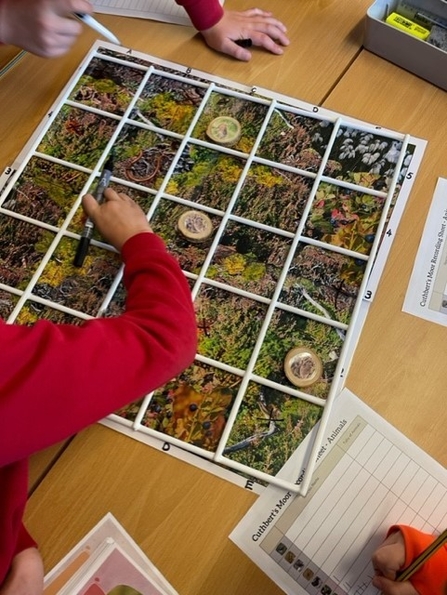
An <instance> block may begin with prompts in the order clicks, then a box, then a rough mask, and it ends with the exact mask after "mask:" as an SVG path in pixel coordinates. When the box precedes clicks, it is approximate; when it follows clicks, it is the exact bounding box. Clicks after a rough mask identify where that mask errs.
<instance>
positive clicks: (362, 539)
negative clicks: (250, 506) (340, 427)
mask: <svg viewBox="0 0 447 595" xmlns="http://www.w3.org/2000/svg"><path fill="white" fill-rule="evenodd" d="M355 426H357V427H360V430H359V431H358V430H357V431H356V430H354V432H355V436H354V438H352V439H349V438H348V440H347V444H344V443H343V442H338V444H337V445H335V446H333V450H332V452H331V453H330V456H329V457H328V458H326V459H324V460H323V462H322V463H321V465H320V466H319V467H318V468H317V470H316V471H315V474H314V477H316V478H317V480H316V482H317V487H316V489H315V490H314V491H311V492H310V493H309V494H308V496H307V498H306V499H305V500H304V499H301V498H300V499H295V500H294V501H293V502H292V503H291V504H290V505H289V506H288V508H287V510H286V511H285V513H284V514H283V515H282V516H281V517H280V519H279V520H278V521H277V522H276V523H275V526H274V529H273V531H272V533H273V536H274V540H273V541H272V537H271V536H270V537H269V538H267V537H266V538H265V539H263V543H261V544H260V547H261V548H262V549H264V550H265V551H266V553H267V554H269V555H270V556H271V558H272V559H273V560H275V561H276V562H277V563H278V564H279V565H280V566H281V568H283V569H284V570H285V572H287V573H288V574H289V576H291V577H292V578H293V579H294V580H295V581H296V582H297V583H298V584H299V585H300V586H302V587H303V588H305V589H306V591H307V592H309V593H313V592H315V593H317V592H318V593H319V592H320V589H321V587H322V585H327V587H328V593H329V592H331V593H332V595H348V594H353V595H360V593H362V594H364V595H369V594H371V595H372V594H376V593H377V589H375V587H373V586H372V585H371V580H372V576H371V566H370V564H369V563H368V564H367V565H366V566H365V565H364V562H362V558H363V560H364V559H365V556H362V555H361V551H362V550H365V549H366V550H369V551H373V550H374V549H375V548H376V547H377V546H378V545H379V544H380V543H381V542H382V540H383V533H384V531H386V530H387V528H388V527H389V526H390V524H392V523H399V524H407V525H411V526H414V527H416V528H417V529H420V530H421V531H424V532H427V533H436V532H438V533H439V532H441V531H442V530H443V529H444V528H445V526H446V525H447V513H446V512H445V510H444V509H443V508H442V506H439V505H440V504H441V503H442V502H443V501H445V500H446V498H447V485H444V484H443V483H441V482H440V481H439V480H438V479H437V478H436V477H434V476H433V475H432V474H430V473H429V472H428V471H426V470H425V469H423V468H422V467H421V466H420V465H418V464H417V463H416V462H415V461H414V460H412V459H411V458H410V457H409V456H407V454H406V453H405V452H404V451H403V450H401V448H399V447H398V446H397V445H396V444H394V443H393V442H391V441H390V440H389V439H388V438H386V437H385V436H384V435H383V434H382V433H381V432H380V430H377V429H376V428H374V427H372V426H370V425H367V424H366V422H365V421H364V420H363V419H362V418H361V417H360V416H357V418H356V419H354V420H353V421H352V422H351V424H350V425H349V427H348V428H347V429H345V431H344V434H345V435H349V433H350V430H351V428H355ZM329 475H330V482H329V484H328V485H327V487H326V486H325V481H326V480H327V479H328V477H329ZM426 511H430V512H429V513H427V512H426ZM272 546H273V547H272ZM340 552H344V554H343V556H342V557H341V558H340ZM369 558H370V556H367V559H368V560H369ZM352 560H354V561H353V562H352ZM306 570H307V572H306ZM318 579H319V580H318ZM313 582H314V583H315V584H312V583H313ZM316 587H318V589H316ZM329 589H331V591H329Z"/></svg>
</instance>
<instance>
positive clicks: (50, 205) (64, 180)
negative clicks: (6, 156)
mask: <svg viewBox="0 0 447 595" xmlns="http://www.w3.org/2000/svg"><path fill="white" fill-rule="evenodd" d="M87 180H88V176H87V174H85V173H83V172H81V171H78V170H75V169H71V168H69V167H65V166H63V165H59V164H57V163H54V162H52V161H47V160H45V159H41V158H39V157H32V158H31V159H30V160H29V161H28V163H27V165H26V167H25V169H24V170H23V172H22V174H21V175H20V177H19V179H18V180H17V182H16V183H15V185H14V187H13V189H12V190H11V192H10V193H9V194H8V196H7V198H6V199H5V201H4V202H3V203H2V207H3V208H4V209H8V210H10V211H14V212H15V213H20V215H23V216H25V217H29V218H31V219H36V220H38V221H43V222H44V223H47V224H48V225H53V226H55V227H60V226H61V225H62V224H63V222H64V221H65V218H66V217H67V215H68V213H69V212H70V210H71V209H72V207H73V204H74V203H75V202H76V200H77V199H78V198H79V196H80V194H81V192H82V190H83V188H84V186H85V184H86V182H87Z"/></svg>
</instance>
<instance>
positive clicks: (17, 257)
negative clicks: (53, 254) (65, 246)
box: [0, 214, 55, 290]
mask: <svg viewBox="0 0 447 595" xmlns="http://www.w3.org/2000/svg"><path fill="white" fill-rule="evenodd" d="M54 238H55V234H54V233H53V232H52V231H48V230H46V229H44V228H42V227H38V226H37V225H33V224H32V223H28V222H27V221H22V220H21V219H16V218H15V217H10V216H8V215H4V214H0V283H3V284H4V285H9V286H10V287H14V288H15V289H20V290H24V289H26V287H27V285H28V283H29V282H30V281H31V279H32V277H33V275H34V273H35V272H36V269H37V267H38V266H39V265H40V263H41V261H42V259H43V257H44V256H45V253H46V251H47V249H48V247H49V245H50V244H51V242H52V241H53V240H54Z"/></svg>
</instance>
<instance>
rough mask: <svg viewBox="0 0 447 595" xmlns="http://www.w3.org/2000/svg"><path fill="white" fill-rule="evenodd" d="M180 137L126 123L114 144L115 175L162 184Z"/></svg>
mask: <svg viewBox="0 0 447 595" xmlns="http://www.w3.org/2000/svg"><path fill="white" fill-rule="evenodd" d="M179 145H180V141H178V140H177V139H174V138H172V137H170V136H164V135H162V134H159V133H158V132H154V131H152V130H147V129H146V128H140V127H139V126H132V125H126V126H124V128H123V129H122V130H121V133H120V134H119V135H118V138H117V140H116V143H115V145H114V148H113V151H114V169H113V175H114V176H115V177H118V178H122V179H123V180H127V181H129V182H133V183H134V184H139V185H141V186H146V187H147V188H152V189H156V190H157V189H158V188H160V186H161V184H162V182H163V180H164V178H165V176H166V173H167V171H168V169H169V167H170V165H171V163H172V161H173V159H174V157H175V154H176V152H177V150H178V148H179Z"/></svg>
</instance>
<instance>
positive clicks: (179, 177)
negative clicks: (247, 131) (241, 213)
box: [166, 143, 245, 211]
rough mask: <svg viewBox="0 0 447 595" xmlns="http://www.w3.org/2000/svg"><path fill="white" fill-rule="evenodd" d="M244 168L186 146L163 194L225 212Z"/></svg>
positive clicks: (229, 158)
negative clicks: (166, 193)
mask: <svg viewBox="0 0 447 595" xmlns="http://www.w3.org/2000/svg"><path fill="white" fill-rule="evenodd" d="M244 165H245V162H244V161H243V160H242V159H238V158H237V157H233V156H231V155H227V154H225V153H220V152H219V151H214V150H213V149H209V148H207V147H201V146H199V145H194V144H191V143H189V144H187V145H186V147H185V150H184V151H183V153H182V155H181V156H180V159H179V160H178V161H177V164H176V167H175V170H174V172H173V174H172V176H171V177H170V179H169V181H168V184H167V186H166V192H168V193H169V194H172V195H174V196H179V197H180V198H183V199H185V200H189V201H190V202H193V203H197V204H202V205H206V206H207V207H210V208H213V209H219V210H221V211H226V210H227V208H228V206H229V204H230V201H231V198H232V196H233V194H234V192H235V190H236V185H237V183H238V182H239V179H240V177H241V175H242V171H243V168H244Z"/></svg>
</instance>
